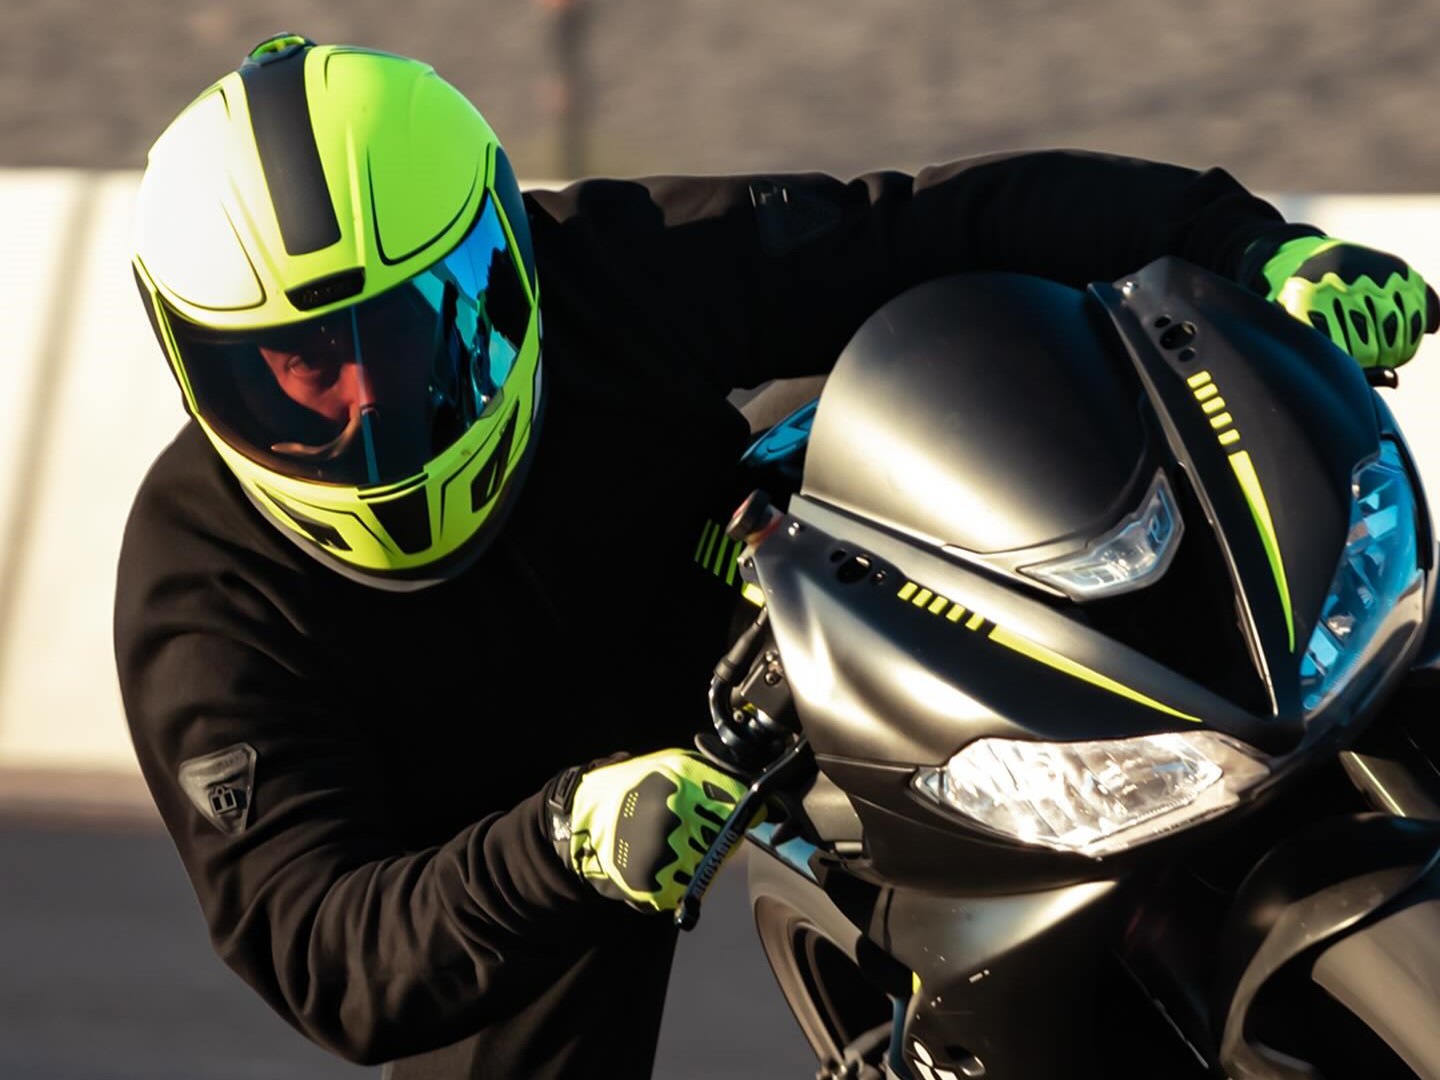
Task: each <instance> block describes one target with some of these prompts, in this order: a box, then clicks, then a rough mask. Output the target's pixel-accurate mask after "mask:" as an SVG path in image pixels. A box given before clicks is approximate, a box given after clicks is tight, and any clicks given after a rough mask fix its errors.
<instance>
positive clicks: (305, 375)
mask: <svg viewBox="0 0 1440 1080" xmlns="http://www.w3.org/2000/svg"><path fill="white" fill-rule="evenodd" d="M1162 254H1174V255H1178V256H1181V257H1183V258H1186V259H1189V260H1191V261H1192V262H1195V263H1197V264H1199V265H1201V266H1203V267H1206V268H1208V269H1210V270H1212V271H1215V272H1218V273H1221V274H1225V275H1227V276H1230V277H1232V278H1235V279H1238V280H1241V281H1244V282H1246V283H1247V284H1250V285H1252V286H1253V287H1254V288H1255V289H1256V290H1257V291H1260V292H1262V293H1263V294H1265V295H1267V296H1268V297H1270V298H1271V299H1274V300H1276V301H1277V302H1280V303H1282V304H1284V305H1285V306H1286V307H1287V309H1288V310H1290V311H1291V312H1292V313H1293V314H1295V315H1296V317H1298V318H1303V319H1307V320H1309V321H1311V322H1312V323H1313V324H1314V325H1315V326H1316V327H1317V328H1319V329H1321V330H1322V331H1323V332H1325V333H1327V334H1330V335H1331V336H1332V339H1333V340H1334V341H1335V343H1336V344H1337V345H1338V346H1340V347H1341V348H1345V349H1347V350H1348V351H1350V352H1351V354H1352V355H1354V356H1355V357H1356V358H1357V360H1359V361H1360V362H1361V363H1362V364H1366V365H1381V366H1395V365H1398V364H1401V363H1404V362H1405V361H1406V360H1408V359H1409V358H1410V357H1411V356H1413V354H1414V352H1415V349H1416V347H1417V346H1418V343H1419V335H1420V333H1421V331H1422V329H1423V324H1424V322H1425V321H1426V317H1425V316H1426V311H1427V301H1428V302H1430V303H1433V293H1431V292H1430V290H1429V289H1428V287H1427V286H1426V285H1425V283H1424V282H1423V281H1422V280H1421V278H1420V275H1419V274H1418V273H1416V272H1415V271H1414V270H1413V269H1411V268H1409V267H1408V266H1406V265H1405V264H1404V263H1403V262H1401V261H1400V260H1398V259H1395V258H1393V257H1391V256H1388V255H1385V254H1383V253H1380V252H1375V251H1372V250H1370V249H1367V248H1363V247H1359V246H1357V245H1353V244H1347V243H1345V242H1343V241H1339V240H1335V239H1333V238H1330V237H1326V236H1324V235H1323V234H1322V233H1321V232H1320V230H1318V229H1315V228H1313V227H1310V226H1307V225H1303V224H1293V223H1286V222H1284V221H1283V219H1282V218H1281V217H1280V215H1279V214H1278V213H1277V212H1276V211H1275V210H1274V209H1273V208H1272V207H1270V206H1269V205H1268V204H1266V203H1265V202H1263V201H1261V200H1260V199H1258V198H1256V197H1255V196H1253V195H1251V194H1250V193H1248V192H1247V191H1246V190H1244V189H1243V188H1242V187H1241V186H1240V185H1239V184H1237V183H1236V182H1235V181H1234V180H1233V179H1232V178H1231V177H1230V176H1228V175H1227V174H1226V173H1224V172H1223V171H1220V170H1210V171H1208V172H1203V173H1199V172H1195V171H1192V170H1189V169H1185V168H1180V167H1177V166H1172V165H1163V164H1157V163H1151V162H1143V161H1138V160H1133V159H1126V158H1119V157H1113V156H1106V155H1099V154H1092V153H1083V152H1076V151H1047V152H1033V153H1020V154H1010V155H996V156H992V157H987V158H980V159H975V160H968V161H960V162H954V163H951V164H948V165H944V166H940V167H935V168H930V169H926V170H924V171H922V172H921V173H919V174H918V175H917V176H915V177H911V176H907V175H903V174H901V173H898V172H878V173H872V174H869V175H866V176H862V177H860V178H858V179H856V180H853V181H851V182H849V183H842V182H840V181H838V180H835V179H832V178H830V177H827V176H821V175H816V174H797V175H780V176H733V177H715V178H697V177H660V178H650V179H644V180H614V179H591V180H585V181H582V182H578V183H575V184H572V185H570V186H569V187H566V188H564V189H563V190H560V191H532V192H529V193H528V194H526V195H523V196H522V194H521V192H520V190H519V188H518V186H517V184H516V180H515V176H514V173H513V171H512V168H511V166H510V164H509V161H508V159H507V158H506V155H505V152H504V150H503V149H502V147H501V145H500V143H499V141H498V140H497V139H496V137H495V135H494V133H493V132H492V131H491V129H490V128H489V126H488V125H487V124H486V122H485V121H484V119H483V118H482V117H481V115H480V114H479V113H478V112H477V111H476V110H475V108H474V106H473V105H471V104H470V102H468V101H467V100H466V99H465V98H463V97H462V96H461V95H460V94H459V93H458V92H456V91H455V90H454V89H453V88H451V87H450V86H449V85H448V84H447V83H445V82H444V81H443V80H441V79H440V78H439V77H438V76H436V75H435V73H434V72H433V71H432V70H431V69H430V68H429V67H428V66H427V65H425V64H423V63H420V62H418V61H414V60H411V59H407V58H402V57H398V56H393V55H390V54H385V53H379V52H375V51H372V50H364V49H358V48H351V47H345V46H316V45H314V44H313V43H312V42H310V41H308V40H306V39H303V38H300V37H297V36H294V35H282V36H279V37H276V38H273V39H270V40H268V41H266V42H264V43H262V44H261V45H260V46H258V47H257V48H256V49H255V50H254V52H252V53H251V54H250V56H249V57H248V58H247V59H246V61H245V62H244V64H243V65H242V66H241V67H240V69H239V70H238V71H235V72H231V73H229V74H227V75H226V76H224V77H223V78H222V79H221V80H220V81H219V82H217V83H216V84H215V85H214V86H212V87H211V88H209V89H208V90H206V91H205V92H204V93H202V94H201V95H200V96H199V97H198V98H197V99H196V100H195V101H194V102H193V103H192V104H191V105H190V106H189V107H187V109H186V110H185V111H184V112H182V113H181V114H180V116H179V117H178V118H177V119H176V120H175V121H174V122H173V123H172V124H171V126H170V127H169V128H168V129H167V130H166V132H165V133H164V134H163V135H162V136H161V137H160V139H159V140H158V141H157V143H156V144H155V146H154V148H153V149H152V151H151V155H150V161H149V166H148V168H147V170H146V174H145V179H144V182H143V184H142V189H141V197H140V206H139V230H138V239H137V245H136V254H135V259H134V268H135V275H136V280H137V283H138V285H139V287H140V291H141V295H142V299H143V301H144V303H145V305H146V308H147V311H148V312H149V314H150V316H151V319H152V324H153V326H154V328H155V331H156V334H157V337H158V339H159V341H160V343H161V346H162V348H163V350H164V352H165V354H166V356H167V358H168V360H169V362H170V364H171V367H172V369H173V371H174V374H175V377H176V379H177V382H178V383H179V385H180V388H181V392H182V396H183V398H184V401H185V405H186V408H187V410H188V411H189V413H190V414H191V416H192V422H191V423H189V424H188V425H187V426H186V427H185V429H184V430H183V431H182V432H181V433H180V435H179V436H178V437H177V438H176V440H175V441H174V442H173V443H172V444H171V446H170V447H169V448H168V449H166V450H165V451H164V452H163V453H162V455H161V456H160V458H159V459H158V460H157V462H156V463H155V465H154V467H153V468H152V470H151V472H150V474H149V475H148V477H147V478H146V480H145V482H144V483H143V485H142V487H141V489H140V491H139V493H138V494H137V496H136V500H135V505H134V508H133V510H132V514H131V518H130V522H129V525H128V527H127V531H126V537H125V543H124V549H123V552H122V556H121V561H120V567H119V576H118V589H117V596H116V612H115V643H116V655H117V664H118V669H119V674H120V682H121V687H122V691H123V695H124V700H125V706H126V711H127V715H128V719H129V723H130V726H131V730H132V735H133V738H134V743H135V747H136V751H137V755H138V757H139V760H140V763H141V766H142V769H143V771H144V774H145V777H146V781H147V783H148V785H149V787H150V790H151V792H152V794H153V796H154V798H155V801H156V804H157V806H158V807H159V809H160V812H161V814H162V817H163V818H164V820H165V823H166V825H167V828H168V829H169V831H170V834H171V836H172V837H173V839H174V842H175V844H176V847H177V849H178V851H179V853H180V856H181V858H182V861H183V862H184V864H185V867H186V870H187V872H188V873H189V876H190V879H191V881H192V884H193V886H194V888H195V891H196V895H197V898H198V900H199V902H200V904H201V907H202V908H203V910H204V914H205V917H206V920H207V922H208V924H209V927H210V932H211V935H212V940H213V943H214V946H215V948H216V950H217V952H218V953H219V955H220V956H221V957H222V959H223V960H224V961H225V962H226V963H227V964H228V965H230V966H231V967H232V968H233V969H234V970H235V971H236V972H238V973H239V974H240V975H241V977H242V978H244V979H245V980H246V981H247V982H248V983H249V984H250V985H251V986H252V987H253V988H254V989H255V990H256V991H257V992H258V993H259V994H260V995H261V996H262V997H263V998H264V999H265V1000H266V1001H267V1002H268V1003H269V1004H270V1005H271V1006H272V1007H273V1008H274V1009H275V1010H276V1011H277V1012H278V1013H279V1014H280V1015H281V1016H283V1017H284V1018H285V1019H286V1020H288V1021H289V1022H290V1023H291V1024H293V1025H294V1026H295V1027H297V1028H298V1029H299V1030H300V1031H301V1032H303V1033H304V1034H306V1035H307V1036H308V1037H310V1038H311V1039H313V1040H314V1041H316V1042H318V1043H320V1044H321V1045H323V1046H325V1047H327V1048H329V1049H330V1050H332V1051H334V1052H335V1053H337V1054H340V1055H342V1056H344V1057H346V1058H349V1059H351V1060H354V1061H360V1062H382V1061H394V1060H395V1059H401V1058H404V1059H406V1060H404V1061H400V1062H398V1063H397V1064H395V1065H394V1066H393V1067H392V1069H393V1076H394V1077H395V1078H397V1080H403V1078H411V1077H437V1078H438V1077H478V1076H481V1075H485V1076H496V1077H501V1076H503V1077H525V1078H529V1080H537V1078H542V1077H555V1076H573V1075H578V1074H580V1073H581V1072H582V1071H585V1072H592V1073H593V1072H596V1071H598V1072H599V1073H600V1074H602V1075H606V1076H614V1077H632V1076H648V1075H649V1072H650V1069H651V1064H652V1060H653V1055H654V1049H655V1040H656V1036H657V1033H658V1027H659V1020H660V1013H661V1006H662V1003H663V1000H664V997H665V992H666V983H667V980H668V977H669V970H670V961H671V953H672V949H673V945H674V928H673V924H672V922H671V920H670V919H668V918H665V917H662V916H660V915H657V912H666V911H670V910H673V908H674V907H675V905H676V903H677V902H678V898H679V896H680V895H681V893H682V892H683V889H684V886H685V884H686V883H687V882H688V880H689V876H690V875H691V874H693V872H694V870H695V867H696V865H697V863H698V861H699V859H700V852H702V851H703V850H704V847H705V845H706V844H707V843H708V842H709V840H710V839H711V838H713V835H714V830H715V828H716V826H717V825H718V823H719V822H720V821H722V820H723V818H724V815H725V814H726V813H727V810H728V807H729V806H731V805H732V804H733V801H734V799H735V798H736V797H737V796H738V795H739V794H740V793H741V791H742V790H743V785H742V784H740V783H739V782H737V781H736V780H734V779H733V778H731V777H730V776H728V775H727V774H725V773H724V772H722V771H721V770H719V769H716V768H715V767H713V766H712V765H710V764H709V763H708V762H707V761H705V760H704V759H703V758H701V757H700V756H699V755H697V754H695V753H694V752H692V751H686V750H681V749H677V747H679V746H682V745H684V744H686V743H688V742H689V741H690V738H691V735H692V734H693V733H694V732H695V731H697V730H699V729H700V728H701V727H702V726H704V724H705V723H706V714H705V712H704V711H703V710H704V706H703V692H702V690H701V688H702V687H703V686H705V685H706V683H707V681H708V675H709V671H710V668H711V666H712V665H713V663H714V661H715V659H716V658H717V657H718V656H719V655H720V653H721V652H722V651H723V650H724V648H725V646H726V645H727V644H728V642H726V641H725V640H724V633H725V630H726V627H727V625H728V622H727V616H728V614H729V611H730V606H731V596H730V594H729V591H728V590H727V589H724V588H720V587H718V586H717V580H718V579H717V578H716V577H714V576H713V575H710V574H706V573H699V572H697V568H696V566H695V562H694V544H695V539H696V538H697V537H698V536H700V535H701V530H702V527H703V525H704V523H705V521H706V520H707V515H709V514H710V512H711V509H712V506H713V503H714V501H715V499H716V498H717V495H718V494H719V493H723V492H725V491H726V490H727V482H728V480H729V478H730V469H731V466H732V464H733V462H734V461H735V459H736V458H737V456H738V453H739V451H740V450H741V449H742V448H743V446H744V444H745V441H746V439H747V436H748V431H747V427H746V425H745V423H744V421H743V419H742V418H741V417H740V415H739V414H738V413H737V412H736V410H735V409H734V408H733V407H732V406H731V405H730V403H729V401H728V399H727V395H728V394H729V393H730V392H731V391H732V390H733V389H734V388H737V387H754V386H756V385H758V384H760V383H762V382H765V381H766V380H769V379H773V378H780V377H787V376H797V375H806V374H817V373H823V372H824V371H825V370H827V369H828V367H829V365H830V364H831V363H832V362H833V361H834V359H835V357H836V356H837V355H838V353H839V352H840V350H841V347H842V346H843V345H844V343H845V341H846V340H847V339H848V337H849V335H850V334H851V333H852V332H853V331H854V330H855V328H856V327H858V325H859V324H860V322H861V321H863V319H864V318H865V317H866V316H867V315H868V314H869V313H870V312H871V311H873V310H874V309H875V308H876V307H878V306H879V305H880V304H881V303H883V302H884V301H885V300H887V299H889V298H890V297H893V296H895V295H897V294H898V293H899V292H901V291H903V290H904V289H906V288H908V287H909V286H911V285H914V284H916V283H918V282H920V281H923V280H925V279H928V278H931V277H935V276H939V275H943V274H948V273H955V272H959V271H963V270H973V269H988V270H1013V271H1017V272H1024V273H1031V274H1038V275H1042V276H1045V277H1049V278H1052V279H1055V280H1058V281H1062V282H1067V283H1070V284H1073V285H1077V286H1079V285H1083V284H1085V283H1087V282H1089V281H1092V280H1097V279H1113V278H1116V277H1119V276H1121V275H1123V274H1124V273H1126V272H1128V271H1130V270H1132V269H1134V268H1137V267H1139V266H1141V265H1143V264H1144V263H1146V262H1148V261H1149V260H1151V259H1153V258H1156V257H1158V256H1160V255H1162ZM542 280H543V282H544V292H543V296H544V299H543V301H542V300H541V295H542V293H541V281H542ZM542 312H543V326H542ZM542 333H543V336H544V350H543V360H544V362H543V365H542V350H541V339H542ZM995 362H996V363H997V364H1003V363H1004V362H1005V358H1004V357H1003V356H997V357H996V358H995ZM542 427H543V429H544V430H543V432H542V430H541V428H542ZM617 751H621V754H617V753H616V752H617ZM626 754H632V755H636V756H624V755H626ZM612 899H620V900H623V901H625V902H624V903H612V902H611V901H612ZM687 977H694V976H687Z"/></svg>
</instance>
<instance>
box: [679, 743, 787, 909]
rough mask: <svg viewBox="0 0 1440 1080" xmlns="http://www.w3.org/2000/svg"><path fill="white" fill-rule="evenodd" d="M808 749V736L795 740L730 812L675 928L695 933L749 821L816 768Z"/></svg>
mask: <svg viewBox="0 0 1440 1080" xmlns="http://www.w3.org/2000/svg"><path fill="white" fill-rule="evenodd" d="M809 748H810V744H809V742H808V741H807V740H806V739H805V736H803V735H802V736H800V737H799V738H798V739H796V740H795V742H794V743H793V744H792V745H791V746H790V748H789V749H787V750H786V751H785V752H784V753H783V754H781V755H780V756H779V757H778V758H776V759H775V761H774V762H772V763H771V764H770V765H769V766H767V767H766V769H765V771H764V772H762V773H761V774H760V775H759V776H758V777H756V778H755V780H754V782H753V783H751V785H750V788H749V790H748V791H746V792H745V794H744V795H742V796H741V797H740V801H739V802H737V803H736V804H735V808H734V809H733V810H731V811H730V816H729V817H727V818H726V819H725V824H724V825H723V826H721V828H720V834H719V835H718V836H717V837H715V842H714V843H713V844H711V845H710V849H709V850H708V851H707V852H705V857H704V858H703V859H701V860H700V865H699V866H698V867H697V868H696V870H695V876H694V878H692V879H691V881H690V884H689V885H688V886H687V887H686V889H685V895H684V896H682V897H681V898H680V905H679V906H678V907H677V908H676V909H675V925H676V926H678V927H679V928H680V929H681V930H693V929H695V924H696V923H698V922H699V921H700V901H701V899H703V898H704V896H705V893H706V892H707V891H708V890H709V888H710V884H711V882H713V881H714V880H715V875H716V874H717V873H719V872H720V867H721V865H723V864H724V862H725V859H726V857H727V856H728V855H729V854H730V852H731V851H732V850H734V847H735V845H736V844H738V843H739V842H740V840H741V839H742V838H743V837H744V836H745V832H746V830H747V829H748V827H749V823H750V820H751V819H752V818H753V817H754V816H755V814H756V812H757V811H759V810H760V809H761V807H763V806H764V804H765V800H766V799H768V798H769V797H770V796H771V794H773V793H774V791H775V790H776V789H777V788H779V787H780V786H781V785H782V784H784V783H786V782H787V781H789V780H790V779H791V778H792V777H793V776H794V775H796V774H798V773H800V772H801V771H803V770H804V769H806V768H811V767H813V765H814V759H813V758H812V757H810V756H809V755H808V754H806V751H807V750H808V749H809Z"/></svg>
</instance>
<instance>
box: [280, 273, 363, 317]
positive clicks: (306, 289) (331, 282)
mask: <svg viewBox="0 0 1440 1080" xmlns="http://www.w3.org/2000/svg"><path fill="white" fill-rule="evenodd" d="M363 288H365V268H364V267H363V266H356V267H354V268H352V269H350V270H341V271H340V272H339V273H338V274H331V275H330V276H329V277H323V278H319V279H317V280H315V281H310V282H307V283H305V284H304V285H297V286H295V288H293V289H290V290H288V291H287V292H286V293H285V295H286V296H287V297H289V298H290V303H292V304H294V305H295V307H296V308H298V309H299V310H301V311H313V310H314V309H315V308H318V307H324V306H325V305H326V304H333V303H335V302H336V301H338V300H345V299H348V298H349V297H352V296H354V295H356V294H357V293H359V292H360V290H361V289H363Z"/></svg>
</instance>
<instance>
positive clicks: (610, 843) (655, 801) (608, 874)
mask: <svg viewBox="0 0 1440 1080" xmlns="http://www.w3.org/2000/svg"><path fill="white" fill-rule="evenodd" d="M747 786H748V785H746V784H745V783H744V781H741V780H737V779H736V778H735V777H733V776H730V775H729V774H728V773H724V772H721V771H720V770H719V769H717V768H716V767H715V766H714V765H711V764H710V763H709V762H708V761H706V760H705V759H704V758H703V757H701V756H700V755H699V754H697V753H695V752H694V751H692V750H660V751H657V752H656V753H653V754H646V755H645V756H643V757H637V758H627V759H626V760H624V761H619V762H615V763H613V764H607V765H601V766H599V767H597V768H592V769H591V770H589V771H588V772H587V771H582V770H580V769H570V770H567V771H566V772H565V773H563V774H562V775H561V777H560V778H559V780H558V781H557V782H556V784H555V787H554V789H553V793H552V794H551V796H550V799H549V819H550V821H549V825H550V839H551V840H552V842H553V843H554V844H555V848H556V850H557V851H558V852H559V853H560V856H561V858H563V859H565V860H566V861H567V862H568V863H569V865H570V867H571V868H572V869H573V870H574V871H575V872H576V873H577V874H579V875H580V876H581V877H582V878H584V879H585V880H586V881H588V882H589V883H590V884H591V885H592V886H594V888H595V890H596V891H597V892H599V893H600V894H601V895H603V896H608V897H611V898H613V899H616V900H624V901H625V902H626V903H628V904H629V905H630V906H631V907H635V908H638V909H639V910H641V911H674V910H675V908H677V907H678V906H679V904H680V898H681V897H682V896H684V895H685V889H686V887H687V886H688V885H689V884H690V880H691V878H692V877H694V875H695V870H696V867H698V866H699V865H700V861H701V859H703V858H704V857H705V852H706V851H707V850H708V849H709V847H710V845H711V843H713V842H714V840H715V838H716V836H718V835H719V832H720V828H721V826H723V825H724V824H725V819H726V817H728V816H729V814H730V811H731V810H732V809H734V807H735V804H736V802H737V801H739V799H740V797H741V796H742V795H744V794H745V790H746V788H747ZM762 816H763V815H762ZM757 820H758V818H757Z"/></svg>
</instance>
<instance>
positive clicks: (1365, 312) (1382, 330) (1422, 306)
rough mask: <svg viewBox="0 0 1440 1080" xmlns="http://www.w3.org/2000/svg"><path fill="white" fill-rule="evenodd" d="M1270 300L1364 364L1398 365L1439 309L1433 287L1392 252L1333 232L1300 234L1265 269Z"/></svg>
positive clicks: (1417, 343) (1414, 347) (1412, 350)
mask: <svg viewBox="0 0 1440 1080" xmlns="http://www.w3.org/2000/svg"><path fill="white" fill-rule="evenodd" d="M1260 273H1261V276H1262V277H1263V278H1264V282H1265V285H1264V287H1265V288H1266V289H1267V292H1266V299H1268V300H1273V301H1275V302H1276V303H1278V304H1280V306H1282V307H1283V308H1285V310H1286V311H1288V312H1290V314H1291V315H1293V316H1295V318H1297V319H1299V320H1300V321H1301V322H1308V323H1309V324H1310V325H1311V326H1313V327H1314V328H1315V329H1316V330H1319V331H1320V332H1321V333H1322V334H1324V335H1326V336H1327V337H1328V338H1329V339H1330V340H1331V341H1333V342H1334V343H1335V344H1336V345H1338V346H1339V347H1340V348H1342V349H1344V350H1345V351H1346V352H1347V353H1349V354H1350V355H1351V356H1352V357H1354V358H1355V360H1356V362H1357V363H1359V365H1360V366H1361V367H1364V368H1369V367H1387V368H1394V367H1399V366H1400V365H1401V364H1403V363H1405V362H1406V361H1408V360H1409V359H1410V358H1411V357H1413V356H1414V355H1415V351H1416V350H1417V349H1418V348H1419V347H1420V335H1421V334H1423V333H1424V332H1425V330H1426V326H1427V323H1430V322H1431V321H1432V319H1433V313H1436V312H1437V310H1440V303H1437V300H1436V297H1435V292H1434V290H1433V289H1431V288H1430V287H1429V286H1428V285H1426V284H1425V281H1424V279H1423V278H1422V277H1421V276H1420V274H1419V272H1418V271H1416V270H1415V268H1414V267H1412V266H1409V265H1407V264H1406V263H1405V262H1404V261H1403V260H1401V259H1398V258H1396V257H1395V256H1394V255H1389V254H1386V253H1385V252H1383V251H1377V250H1375V249H1374V248H1368V247H1362V246H1360V245H1359V244H1351V243H1347V242H1346V241H1344V240H1337V239H1335V238H1334V237H1331V236H1302V237H1299V238H1297V239H1294V240H1290V241H1288V242H1286V243H1284V244H1282V245H1280V247H1279V248H1277V249H1276V250H1275V252H1274V253H1273V254H1272V255H1271V256H1270V258H1269V259H1268V260H1266V262H1265V264H1264V266H1263V267H1261V270H1260Z"/></svg>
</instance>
